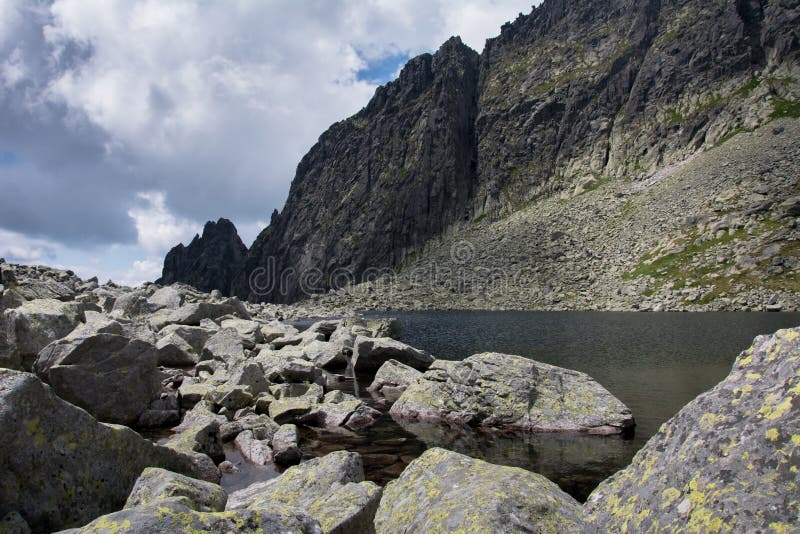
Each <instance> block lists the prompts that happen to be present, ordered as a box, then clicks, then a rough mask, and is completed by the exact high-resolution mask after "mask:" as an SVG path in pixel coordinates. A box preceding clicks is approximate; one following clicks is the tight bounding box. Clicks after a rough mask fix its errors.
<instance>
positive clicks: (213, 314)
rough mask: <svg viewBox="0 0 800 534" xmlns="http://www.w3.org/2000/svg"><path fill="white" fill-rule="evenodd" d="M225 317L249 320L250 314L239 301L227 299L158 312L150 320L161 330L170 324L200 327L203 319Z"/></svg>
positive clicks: (154, 326) (194, 303) (196, 303)
mask: <svg viewBox="0 0 800 534" xmlns="http://www.w3.org/2000/svg"><path fill="white" fill-rule="evenodd" d="M223 315H236V316H237V317H241V318H242V319H249V318H250V314H249V313H247V310H246V309H245V308H244V306H243V305H242V303H241V302H239V300H238V299H235V298H233V299H226V300H224V301H222V302H193V303H190V304H184V305H183V306H181V307H179V308H176V309H163V310H158V311H157V312H156V313H154V314H153V315H152V316H151V317H150V318H149V321H150V325H151V326H153V328H155V329H156V330H161V329H162V328H164V327H165V326H167V325H170V324H182V325H188V326H199V325H200V322H201V321H202V320H203V319H216V318H217V317H222V316H223Z"/></svg>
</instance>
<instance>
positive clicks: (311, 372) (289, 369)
mask: <svg viewBox="0 0 800 534" xmlns="http://www.w3.org/2000/svg"><path fill="white" fill-rule="evenodd" d="M280 374H281V376H282V377H283V379H284V380H286V381H289V382H315V381H317V380H319V379H320V377H321V376H322V372H321V371H320V369H319V368H318V367H316V366H315V365H314V364H313V363H311V362H307V361H305V360H290V361H288V362H285V363H284V364H283V366H282V368H281V371H280Z"/></svg>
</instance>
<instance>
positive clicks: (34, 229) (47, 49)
mask: <svg viewBox="0 0 800 534" xmlns="http://www.w3.org/2000/svg"><path fill="white" fill-rule="evenodd" d="M528 9H529V4H528V3H523V2H519V1H510V0H495V1H487V0H463V1H456V0H440V1H438V2H433V1H430V0H370V1H368V2H363V1H346V0H336V1H334V0H331V1H325V2H296V1H294V0H274V1H271V2H225V1H221V0H220V1H215V2H207V1H201V0H139V1H130V2H107V1H105V0H54V1H40V2H30V1H29V0H4V1H2V2H0V117H2V120H0V152H2V153H4V154H13V164H3V165H0V185H2V191H3V194H2V195H0V228H4V229H6V230H8V231H13V232H16V233H17V234H19V235H24V236H28V237H29V238H31V239H45V240H49V241H51V242H54V243H58V244H59V245H61V246H62V247H66V248H69V249H70V250H78V249H85V250H87V251H88V250H89V249H94V248H96V247H98V246H105V247H110V246H112V245H125V246H131V247H135V246H139V247H140V248H141V250H142V251H144V254H146V255H147V257H151V256H152V255H153V254H155V252H156V251H159V250H163V249H164V247H165V244H166V241H167V240H168V239H184V238H186V237H185V236H187V235H191V234H190V233H189V232H188V228H189V227H192V228H194V227H197V228H200V227H201V226H202V223H203V222H205V221H206V220H216V219H217V218H219V217H227V218H230V219H232V220H233V221H234V222H235V223H236V224H237V226H238V227H240V228H243V229H245V230H244V232H245V233H247V234H249V235H250V236H253V237H254V236H255V234H256V233H257V229H258V228H259V227H260V225H262V224H263V223H262V222H259V221H264V220H268V218H269V216H270V213H271V212H272V210H273V209H276V208H277V209H280V208H281V207H282V205H283V202H284V199H285V197H286V194H287V192H288V188H289V184H290V182H291V179H292V177H293V175H294V171H295V168H296V166H297V163H298V162H299V161H300V158H301V157H302V155H303V154H304V153H305V152H307V150H308V149H309V148H310V147H311V145H313V143H314V142H315V141H316V139H317V138H318V136H319V135H320V134H321V133H322V132H323V131H324V130H325V129H326V128H327V127H328V126H329V125H330V124H332V123H333V122H336V121H338V120H341V119H343V118H345V117H347V116H349V115H351V114H353V113H355V112H356V111H358V110H359V109H360V108H361V107H362V106H364V105H366V103H367V102H368V100H369V98H370V97H371V95H372V94H373V93H374V91H375V88H376V85H375V84H376V83H377V82H378V81H385V80H384V79H381V77H382V76H385V75H386V73H392V72H396V68H397V66H398V65H394V68H393V65H392V63H393V62H394V63H399V62H401V61H402V60H403V59H404V58H405V57H409V56H413V55H416V54H419V53H421V52H427V51H433V50H435V49H437V48H438V46H439V45H440V44H441V43H442V42H443V41H444V40H446V39H447V38H448V37H449V36H450V35H454V34H461V35H462V38H463V39H464V40H465V42H466V43H467V44H469V45H470V46H472V47H474V48H476V49H478V50H480V49H481V48H482V47H483V41H484V40H485V38H486V37H490V36H493V35H496V34H497V33H498V32H499V27H500V25H501V24H502V23H503V22H505V21H506V20H510V19H513V18H515V17H516V15H517V13H518V12H519V11H521V10H522V11H527V10H528ZM365 72H377V73H379V75H378V76H368V77H366V78H367V79H363V78H365V76H363V74H364V73H365ZM359 73H361V74H362V75H359ZM376 78H377V79H376ZM7 159H8V158H7ZM142 192H148V193H146V194H148V195H154V194H155V195H156V196H150V197H142V196H141V193H142ZM153 192H156V193H153ZM158 195H160V196H158ZM148 210H150V211H148ZM131 214H136V215H131ZM145 214H149V215H152V216H154V217H155V219H157V220H159V221H161V222H160V223H159V224H151V223H149V222H147V221H146V220H145V218H146V217H145ZM151 231H152V232H153V233H154V234H153V235H152V236H148V235H147V234H148V233H149V232H151ZM182 236H183V237H182ZM246 241H249V240H246ZM176 243H177V241H175V242H172V243H169V244H170V245H174V244H176ZM247 244H248V245H249V244H250V243H249V242H248V243H247ZM87 253H88V252H87ZM81 263H89V262H81Z"/></svg>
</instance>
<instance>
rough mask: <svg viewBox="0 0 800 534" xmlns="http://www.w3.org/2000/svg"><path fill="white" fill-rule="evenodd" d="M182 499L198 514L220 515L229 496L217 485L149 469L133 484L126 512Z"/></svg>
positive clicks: (164, 470) (162, 470) (153, 468)
mask: <svg viewBox="0 0 800 534" xmlns="http://www.w3.org/2000/svg"><path fill="white" fill-rule="evenodd" d="M173 497H183V498H185V499H187V500H188V501H189V502H191V506H192V509H193V510H197V511H198V512H222V511H223V510H225V503H227V502H228V494H227V493H226V492H225V490H223V489H222V488H221V487H219V486H218V485H217V484H213V483H211V482H206V481H205V480H198V479H196V478H191V477H187V476H185V475H181V474H180V473H173V472H172V471H167V470H166V469H161V468H159V467H148V468H146V469H145V470H144V471H142V474H141V475H140V476H139V478H138V479H137V480H136V484H134V486H133V489H132V490H131V493H130V495H128V500H127V501H126V502H125V508H133V507H135V506H142V505H147V504H151V503H153V502H157V501H160V500H165V499H171V498H173Z"/></svg>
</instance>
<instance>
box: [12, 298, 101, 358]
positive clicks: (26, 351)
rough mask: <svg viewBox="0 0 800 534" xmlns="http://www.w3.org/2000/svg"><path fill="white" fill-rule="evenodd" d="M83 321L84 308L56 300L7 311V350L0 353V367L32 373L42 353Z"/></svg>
mask: <svg viewBox="0 0 800 534" xmlns="http://www.w3.org/2000/svg"><path fill="white" fill-rule="evenodd" d="M84 320H85V318H84V306H83V305H82V304H80V303H77V302H61V301H59V300H54V299H37V300H31V301H28V302H24V303H22V304H21V305H20V306H19V307H17V308H13V309H10V310H6V311H5V312H4V313H3V319H2V330H3V333H4V334H5V335H4V337H5V344H6V350H5V353H3V352H0V366H2V367H6V368H8V369H20V370H21V369H23V368H24V369H28V370H30V368H31V366H32V365H33V361H34V359H35V358H36V355H37V354H38V353H39V351H40V350H42V349H43V348H44V347H45V346H47V344H48V343H50V342H52V341H55V340H56V339H59V338H61V337H64V336H66V335H67V334H69V333H70V332H71V331H72V330H73V329H74V328H75V327H76V326H78V324H80V323H81V322H82V321H84Z"/></svg>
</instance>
